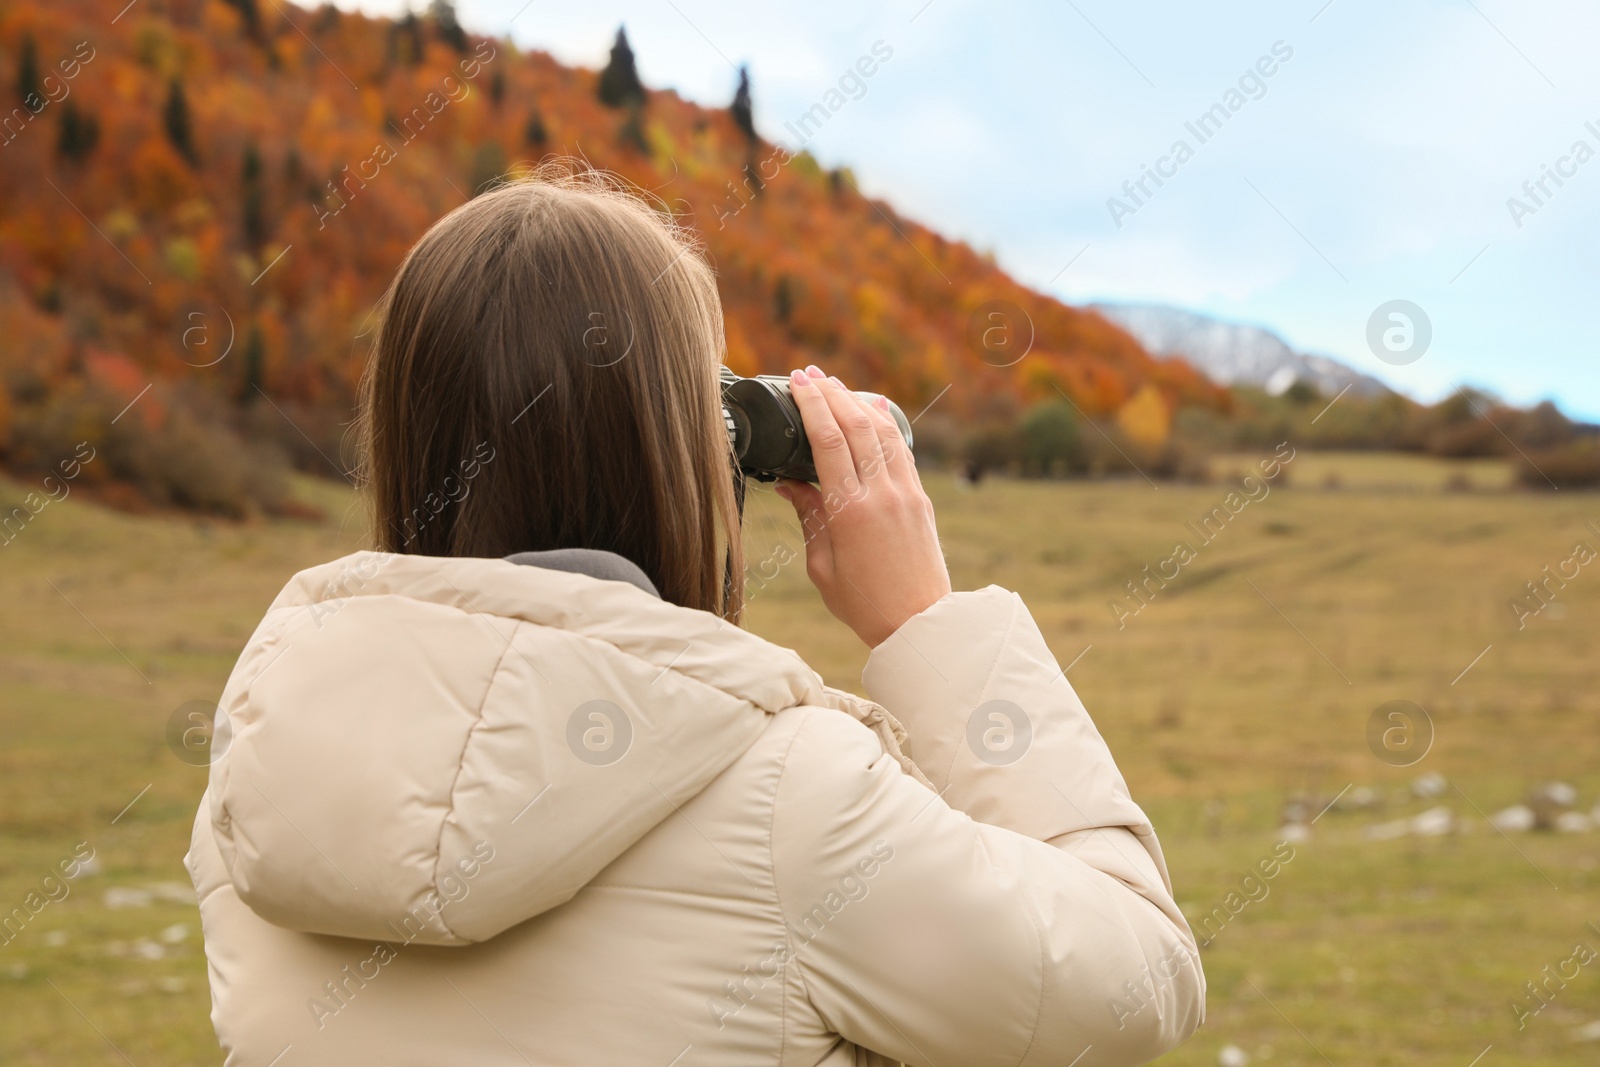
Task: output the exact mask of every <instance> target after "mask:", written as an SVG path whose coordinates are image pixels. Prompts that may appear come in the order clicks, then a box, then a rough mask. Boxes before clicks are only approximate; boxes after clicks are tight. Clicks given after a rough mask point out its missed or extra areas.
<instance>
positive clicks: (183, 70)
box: [0, 0, 1226, 510]
mask: <svg viewBox="0 0 1600 1067" xmlns="http://www.w3.org/2000/svg"><path fill="white" fill-rule="evenodd" d="M600 80H601V75H600V74H599V72H595V71H589V70H583V69H574V68H570V67H565V66H563V65H561V64H559V63H557V62H556V61H554V60H553V59H552V58H551V57H550V56H548V55H546V54H544V53H541V52H521V51H519V50H517V49H516V48H515V47H513V46H512V45H511V44H510V43H509V42H507V41H504V40H486V39H482V38H479V37H477V36H473V35H468V34H466V33H464V32H462V30H461V29H460V27H459V25H458V24H457V23H456V22H455V20H454V15H453V13H452V12H451V11H450V9H449V8H448V7H447V6H438V7H435V8H434V9H433V12H432V13H431V14H430V15H428V16H425V17H407V18H406V19H403V20H400V21H388V20H381V19H371V18H366V17H363V16H359V15H352V14H345V13H341V12H338V11H336V10H335V9H333V8H331V7H324V8H321V9H319V10H316V11H311V10H305V9H302V8H298V7H294V6H291V5H287V4H284V5H279V4H272V3H269V4H261V5H258V4H257V3H256V2H255V0H227V2H224V0H144V2H142V3H138V4H137V5H131V6H130V7H129V8H127V9H125V10H124V11H123V12H122V13H121V14H120V15H118V16H116V17H115V18H108V16H107V13H106V7H105V5H103V4H92V3H89V2H88V0H59V2H52V3H50V4H48V5H46V4H42V3H32V4H19V5H7V7H6V8H5V9H4V12H3V13H0V94H3V96H4V100H5V107H6V109H7V110H6V111H5V113H4V114H3V115H0V120H3V126H4V129H3V133H0V142H3V143H0V159H3V162H4V167H3V171H0V331H3V334H4V336H5V338H6V344H5V348H4V354H3V357H0V362H3V369H4V379H5V389H3V390H0V441H5V442H6V445H5V461H6V463H7V465H8V466H10V467H11V468H12V469H13V470H20V471H28V470H35V471H37V470H45V469H49V468H51V467H53V466H54V465H55V460H56V459H57V458H59V457H61V456H63V455H65V456H70V455H71V454H72V450H73V446H74V445H75V444H76V443H77V442H78V441H79V440H81V439H84V438H88V439H89V440H90V441H91V442H92V443H95V442H101V441H102V439H103V444H104V446H105V448H106V449H108V451H104V454H105V455H106V456H107V457H108V459H107V461H106V462H102V463H99V464H90V465H89V467H88V468H87V469H86V472H85V474H84V478H85V481H86V482H87V483H89V484H93V483H94V482H95V481H96V480H97V479H100V480H105V481H108V482H112V483H116V482H119V481H130V482H133V483H139V484H141V488H142V491H145V492H148V493H153V495H155V496H156V497H157V498H158V502H165V500H164V498H170V500H171V502H174V503H178V504H187V505H194V506H200V507H209V506H211V503H210V502H208V500H209V498H208V493H209V494H210V496H212V497H217V498H218V499H221V498H222V497H225V496H227V495H228V493H229V492H232V491H234V490H237V489H238V487H239V486H240V485H242V484H244V483H245V482H248V481H249V480H250V478H251V477H252V474H251V470H252V467H251V464H250V462H248V461H247V460H245V461H240V462H238V463H232V461H227V462H225V461H224V460H223V459H220V458H218V457H219V456H221V455H223V454H224V453H239V454H243V455H247V456H248V455H252V454H253V455H257V456H263V455H265V453H264V452H263V451H262V449H264V448H271V449H276V450H278V451H280V452H286V453H288V454H289V455H290V456H291V458H293V459H294V460H295V462H296V463H297V464H298V465H300V466H302V467H306V468H309V469H316V468H319V467H321V468H328V467H338V466H341V465H344V464H347V463H348V462H349V460H350V454H349V452H348V450H347V451H346V452H345V454H344V455H343V456H342V457H341V456H340V455H339V451H338V450H339V449H340V447H341V436H342V435H343V432H344V425H345V424H346V423H347V421H348V418H349V412H350V404H351V399H352V395H353V389H354V386H355V384H356V382H357V379H358V377H359V373H360V369H361V366H362V362H363V357H364V355H365V343H366V339H367V337H368V336H369V334H370V326H371V321H370V317H371V310H372V307H373V304H374V301H375V300H376V299H377V297H378V296H379V295H380V294H381V292H382V290H383V288H384V286H385V285H386V283H387V281H388V280H389V278H390V275H391V273H392V271H393V269H394V268H395V266H396V265H397V264H398V262H399V260H400V258H401V256H402V255H403V253H404V252H405V250H406V248H407V247H408V246H409V245H410V244H411V243H412V242H413V241H414V240H415V239H416V238H417V237H418V236H419V235H420V234H421V233H422V232H423V230H425V229H426V228H427V226H428V225H429V224H430V223H432V222H433V221H434V220H435V219H437V218H439V217H440V216H441V215H443V214H444V213H445V212H447V211H449V210H450V209H452V208H453V207H455V206H457V205H458V204H460V203H462V202H464V201H465V200H466V199H467V198H468V197H469V195H471V194H472V193H473V192H474V191H477V190H481V189H482V188H485V187H487V185H488V184H489V183H492V182H493V181H494V180H495V179H496V178H498V177H500V176H502V175H508V174H509V175H515V174H518V173H522V172H525V171H526V170H527V169H528V168H529V167H530V166H531V165H532V164H534V163H536V162H537V161H539V160H541V159H544V158H547V157H579V158H581V159H582V160H584V161H586V162H587V163H588V164H592V165H594V166H597V167H602V168H608V169H612V170H615V171H617V172H618V173H620V174H622V175H624V176H625V177H626V178H628V179H629V180H631V181H632V182H634V183H636V184H637V185H639V186H641V187H643V188H646V189H649V190H653V191H654V193H655V195H656V196H658V197H659V198H660V199H661V200H662V201H663V203H664V205H665V206H666V207H667V209H669V210H671V211H672V212H674V213H675V214H679V215H681V216H683V217H684V218H685V220H686V221H687V222H689V223H690V224H691V225H692V226H693V227H694V228H695V229H696V230H697V231H698V232H699V233H700V234H701V235H702V236H703V238H704V241H705V245H706V247H707V251H708V253H709V255H710V257H711V259H712V261H713V262H714V264H715V266H716V268H717V271H718V273H719V276H720V283H721V289H722V295H723V300H724V302H725V305H726V312H727V324H728V349H729V350H728V361H729V363H730V364H731V365H732V366H733V367H734V368H735V369H737V370H740V371H743V372H754V371H758V370H761V371H772V370H781V369H786V368H789V367H792V366H796V365H800V364H803V363H805V362H808V361H818V362H826V363H828V364H829V365H830V366H832V367H841V368H844V370H845V372H846V373H847V374H848V375H849V376H850V377H851V378H852V380H853V381H855V382H859V383H860V384H861V385H862V386H864V387H872V388H877V389H881V390H883V391H886V392H888V393H890V394H891V395H893V396H895V397H896V398H897V399H899V400H900V401H901V402H902V403H903V404H904V405H905V406H906V407H907V408H908V409H909V410H911V411H912V412H913V413H914V412H916V411H918V410H919V409H920V408H921V407H922V406H923V405H926V404H928V403H930V402H932V401H934V400H935V399H936V398H939V409H938V413H939V415H940V416H949V417H955V418H970V417H973V416H974V415H978V414H983V413H986V412H992V411H993V410H995V405H996V404H997V403H998V404H999V405H1000V407H1001V409H1004V410H1015V409H1016V407H1017V405H1019V404H1026V403H1027V402H1028V401H1029V400H1030V399H1034V398H1039V397H1047V396H1054V390H1055V389H1056V388H1060V389H1062V390H1064V391H1065V392H1066V393H1068V394H1069V395H1070V396H1071V397H1072V398H1073V400H1074V401H1075V402H1076V403H1077V404H1078V405H1079V406H1080V407H1081V408H1082V409H1083V410H1084V411H1085V412H1086V413H1088V414H1090V415H1112V414H1114V413H1116V412H1117V411H1118V410H1119V409H1121V408H1122V407H1124V406H1125V405H1127V404H1128V402H1129V401H1130V400H1131V399H1132V398H1134V397H1136V396H1137V397H1139V398H1140V410H1141V411H1143V412H1148V410H1149V409H1150V407H1151V404H1150V401H1151V397H1152V394H1153V393H1159V398H1160V399H1161V400H1162V401H1164V403H1163V404H1160V405H1157V410H1164V411H1166V412H1168V413H1170V412H1172V411H1175V410H1177V409H1178V408H1180V407H1183V406H1185V405H1195V404H1199V405H1205V406H1210V407H1219V406H1223V405H1225V403H1226V400H1225V397H1224V395H1223V394H1222V393H1221V392H1220V391H1219V390H1218V389H1217V388H1216V387H1214V386H1212V385H1210V384H1209V383H1207V382H1206V381H1205V380H1204V379H1203V378H1202V377H1200V376H1199V375H1198V374H1197V373H1196V372H1194V371H1193V370H1192V369H1191V368H1189V367H1188V366H1187V365H1185V364H1183V363H1181V362H1179V361H1156V360H1153V359H1152V358H1150V357H1149V356H1148V355H1147V354H1146V353H1145V352H1144V351H1143V350H1142V349H1141V348H1140V347H1139V345H1138V343H1137V342H1135V341H1134V340H1133V339H1132V338H1131V337H1130V336H1129V335H1128V334H1127V333H1125V332H1123V331H1122V330H1121V329H1120V328H1118V327H1115V326H1113V325H1111V324H1109V323H1108V322H1107V321H1106V320H1105V319H1103V318H1101V317H1100V316H1099V315H1097V314H1094V313H1091V312H1086V311H1083V310H1079V309H1074V308H1071V307H1067V306H1065V305H1063V304H1061V303H1060V302H1058V301H1056V300H1053V299H1050V298H1048V297H1045V296H1042V295H1039V294H1037V293H1034V292H1031V291H1029V290H1027V289H1025V288H1024V287H1022V286H1021V285H1019V284H1018V283H1017V282H1015V281H1013V280H1012V279H1011V278H1009V277H1008V276H1007V275H1005V274H1004V273H1003V272H1002V271H1000V270H999V269H997V268H996V267H995V266H994V264H993V263H992V262H990V261H988V260H986V259H985V258H984V257H983V256H981V255H979V254H978V253H976V252H975V251H974V250H973V249H971V248H969V247H967V246H966V245H963V244H960V243H956V242H951V241H947V240H945V239H944V238H942V237H940V236H939V235H938V234H937V233H935V232H933V231H932V230H930V229H928V228H926V227H924V226H921V225H918V224H916V223H914V222H911V221H909V220H907V219H904V218H900V217H899V216H897V215H896V213H895V212H894V209H893V208H892V207H891V206H889V205H888V204H884V203H881V202H874V201H870V200H868V199H866V198H864V197H863V196H862V195H861V194H860V193H859V191H858V190H857V188H856V185H855V181H854V179H853V178H852V176H851V175H850V174H849V173H848V172H847V171H832V172H829V171H824V170H823V169H821V168H819V167H818V165H817V164H816V162H815V161H814V160H813V159H812V158H811V157H810V156H808V155H806V154H805V153H801V154H798V155H794V156H790V155H789V154H788V153H787V152H786V151H784V150H783V149H781V148H779V147H777V146H775V145H773V144H771V143H768V142H766V141H764V140H761V139H759V138H752V137H751V136H749V135H748V133H747V132H746V131H745V130H743V129H742V128H741V126H740V124H739V123H737V122H736V121H735V119H734V117H733V116H732V114H730V112H729V111H728V110H727V109H714V110H713V109H706V108H703V107H699V106H696V105H694V104H691V103H689V102H686V101H684V100H682V99H681V98H679V97H678V96H677V95H676V94H675V93H673V92H671V91H662V90H651V91H644V92H643V94H642V97H639V98H637V99H631V98H630V96H629V93H628V86H626V85H625V84H624V85H623V86H622V88H621V90H618V88H617V86H616V85H613V86H612V87H611V93H612V96H613V99H614V100H616V101H617V102H618V104H619V106H607V105H606V104H605V103H602V101H601V99H600V95H601V94H600V91H599V90H600V85H599V82H600ZM619 92H620V97H619V95H618V94H619ZM997 300H1003V301H1009V302H1011V303H1012V304H1014V305H1016V306H1018V307H1020V308H1021V309H1023V311H1024V312H1025V313H1026V316H1027V318H1028V319H1029V320H1031V324H1032V331H1033V333H1034V342H1033V347H1032V350H1031V352H1030V353H1029V354H1028V356H1027V358H1025V359H1023V360H1021V361H1020V362H1017V363H1015V364H1014V365H1008V366H998V365H995V364H997V363H1002V362H1010V361H1009V360H995V359H993V358H985V357H986V355H987V354H986V353H985V352H983V351H982V349H981V347H980V345H979V344H978V343H977V342H976V341H974V339H973V337H972V333H973V331H972V330H971V328H970V323H971V320H972V319H973V315H974V312H975V311H977V309H979V308H980V306H982V305H984V304H986V303H987V302H990V301H997ZM147 386H150V387H151V388H150V389H149V391H148V392H146V391H145V390H146V387H147ZM947 387H951V388H949V391H948V395H945V396H942V397H941V393H943V392H944V391H945V390H946V388H947ZM1146 387H1150V388H1148V389H1147V388H1146ZM1141 391H1143V392H1141ZM262 398H265V399H266V401H268V402H269V403H270V405H271V407H270V408H268V407H267V406H266V405H264V404H263V403H262ZM997 398H998V399H997ZM130 403H134V407H133V408H132V409H131V410H130V411H129V412H128V414H127V415H126V416H121V417H119V412H121V411H122V410H123V409H124V408H126V406H127V405H128V404H130ZM114 419H115V423H114ZM119 434H122V435H124V437H126V438H129V439H123V438H119V437H118V435H119ZM141 434H142V435H144V436H143V437H140V439H138V440H133V439H131V438H132V437H135V436H138V435H141ZM152 435H153V436H152ZM145 438H150V439H148V440H147V439H145ZM240 438H244V439H247V441H241V440H240ZM247 442H248V443H247ZM97 454H98V453H97ZM197 457H198V458H197ZM180 462H187V463H190V464H196V463H198V464H202V465H203V464H210V465H211V466H212V467H216V468H217V469H215V470H211V469H209V468H208V470H207V471H204V472H200V473H199V474H198V475H196V478H197V479H198V480H199V481H200V482H202V483H205V485H204V486H203V488H202V489H201V490H199V491H196V490H193V489H191V488H184V487H182V486H176V487H175V486H167V487H166V488H162V484H164V481H163V480H165V481H172V479H171V478H170V477H168V474H167V472H168V471H169V469H170V468H171V467H172V466H173V465H174V464H175V463H180ZM229 463H232V465H228V464H229ZM219 464H222V466H218V465H219ZM224 468H225V469H224ZM140 472H144V474H145V475H148V477H144V478H142V479H141V477H140ZM146 482H148V483H150V484H149V485H144V484H143V483H146ZM157 483H162V484H157ZM211 483H215V484H211ZM224 483H226V484H224ZM267 496H268V497H270V496H271V493H268V494H267ZM220 510H229V508H227V507H222V508H221V509H220Z"/></svg>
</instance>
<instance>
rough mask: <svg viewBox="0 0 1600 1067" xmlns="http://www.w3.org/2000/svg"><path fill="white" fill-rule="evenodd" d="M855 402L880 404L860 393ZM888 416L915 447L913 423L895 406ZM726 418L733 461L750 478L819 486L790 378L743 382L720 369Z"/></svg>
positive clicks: (892, 404) (872, 396) (767, 377)
mask: <svg viewBox="0 0 1600 1067" xmlns="http://www.w3.org/2000/svg"><path fill="white" fill-rule="evenodd" d="M856 395H857V396H860V397H863V398H865V399H867V400H876V399H877V398H878V395H879V394H877V393H867V392H858V393H857V394H856ZM889 414H890V415H892V416H893V417H894V421H895V424H896V425H897V426H899V427H900V436H901V437H903V438H905V442H906V447H907V448H910V447H911V423H910V422H909V421H908V420H907V419H906V414H905V412H903V411H901V410H900V406H899V405H898V404H896V403H895V402H894V401H893V400H891V401H889ZM722 416H723V419H724V420H725V421H726V422H727V424H728V440H729V442H730V443H731V444H732V446H733V455H734V459H735V460H736V461H737V462H738V464H739V470H740V471H742V472H743V473H744V475H745V477H747V478H754V479H755V480H756V481H758V482H771V481H776V480H777V479H779V478H793V479H795V480H797V481H802V482H815V481H816V480H817V468H816V465H815V463H814V462H813V461H812V458H811V442H810V441H808V440H806V427H805V423H804V422H803V421H802V420H801V418H800V408H799V406H798V405H796V404H795V402H794V396H793V395H792V394H791V393H790V392H789V378H788V376H787V375H782V374H760V375H757V376H756V377H754V378H741V377H739V376H738V375H737V374H735V373H733V371H731V370H729V369H728V368H727V367H723V368H722Z"/></svg>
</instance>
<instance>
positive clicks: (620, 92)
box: [600, 26, 644, 107]
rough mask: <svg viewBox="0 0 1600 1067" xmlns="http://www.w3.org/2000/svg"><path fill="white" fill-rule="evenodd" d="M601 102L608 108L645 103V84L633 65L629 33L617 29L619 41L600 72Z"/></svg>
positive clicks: (613, 46) (619, 28) (621, 28)
mask: <svg viewBox="0 0 1600 1067" xmlns="http://www.w3.org/2000/svg"><path fill="white" fill-rule="evenodd" d="M600 102H601V103H602V104H605V105H606V106H607V107H637V106H639V105H641V104H643V103H644V83H643V82H641V81H640V80H639V69H638V68H637V67H636V66H634V63H633V49H632V48H630V47H629V46H628V31H627V29H625V28H624V27H621V26H619V27H617V40H616V43H615V44H613V45H612V46H611V61H610V62H608V63H607V64H606V69H605V70H603V71H601V72H600Z"/></svg>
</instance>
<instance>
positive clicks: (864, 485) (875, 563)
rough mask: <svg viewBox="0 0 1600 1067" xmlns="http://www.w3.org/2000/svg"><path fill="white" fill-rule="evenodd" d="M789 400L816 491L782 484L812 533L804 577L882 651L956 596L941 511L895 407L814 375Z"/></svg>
mask: <svg viewBox="0 0 1600 1067" xmlns="http://www.w3.org/2000/svg"><path fill="white" fill-rule="evenodd" d="M789 384H790V392H791V393H793V395H794V399H795V403H796V404H797V405H798V406H799V408H800V416H801V418H802V419H803V420H804V421H805V426H806V437H807V439H808V440H810V442H811V454H812V456H813V458H814V459H815V461H816V467H817V481H818V483H819V484H818V485H810V484H808V483H806V482H799V481H791V480H789V479H784V480H782V481H780V482H779V483H778V486H777V491H778V494H779V495H780V496H782V497H783V498H784V499H785V500H787V501H789V502H790V503H791V504H793V505H794V510H795V514H796V515H798V516H799V517H800V525H801V527H802V528H803V529H804V531H805V535H806V574H807V575H808V576H809V577H810V579H811V581H812V583H813V584H815V585H816V587H817V590H818V591H819V592H820V593H821V594H822V602H823V603H824V604H826V605H827V606H828V610H829V611H831V612H833V614H834V617H835V618H837V619H838V620H839V621H840V622H842V623H844V624H845V625H846V626H848V627H850V629H852V630H854V631H855V632H856V635H857V636H858V637H860V638H861V640H863V641H865V642H866V643H867V645H868V647H871V648H876V647H877V646H878V645H879V644H881V643H882V642H883V641H884V640H885V639H886V638H887V637H888V636H889V635H890V634H892V633H894V632H895V631H896V630H898V629H899V628H900V626H901V624H902V623H904V622H905V621H906V620H907V619H909V618H911V617H912V616H913V615H916V614H917V613H919V612H921V611H924V610H926V609H927V608H929V607H931V606H932V605H933V603H934V602H935V601H937V600H938V599H939V598H940V597H942V596H944V595H945V594H946V593H948V592H950V573H949V571H948V570H947V569H946V568H945V564H944V553H943V552H941V551H940V550H939V531H938V530H937V529H936V528H935V527H934V520H933V504H932V502H931V501H929V500H928V494H927V493H925V492H923V490H922V480H921V479H920V478H919V477H918V476H917V468H916V463H915V461H914V460H913V458H912V456H911V450H910V449H909V448H907V447H906V443H905V441H904V439H903V438H901V436H900V430H899V428H898V427H897V426H896V425H895V422H894V419H893V418H891V417H890V415H889V412H888V405H887V402H884V403H883V404H882V406H879V405H878V404H871V403H868V402H867V401H865V400H863V399H862V398H861V397H859V396H857V395H856V394H855V393H852V392H851V391H850V390H849V389H846V388H845V387H844V384H843V383H842V382H840V381H839V380H838V379H837V378H828V377H826V376H824V375H823V373H822V371H820V370H818V369H817V368H816V367H807V368H806V369H805V371H804V372H802V371H795V372H794V373H793V374H792V375H791V376H790V380H789Z"/></svg>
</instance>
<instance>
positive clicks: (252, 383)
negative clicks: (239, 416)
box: [239, 323, 267, 405]
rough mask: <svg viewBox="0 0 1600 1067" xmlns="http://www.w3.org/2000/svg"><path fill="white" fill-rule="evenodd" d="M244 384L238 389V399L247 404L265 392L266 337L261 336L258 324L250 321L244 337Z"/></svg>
mask: <svg viewBox="0 0 1600 1067" xmlns="http://www.w3.org/2000/svg"><path fill="white" fill-rule="evenodd" d="M242 355H243V357H244V358H243V362H244V385H243V387H242V388H241V389H240V391H239V401H240V402H241V403H243V404H246V405H249V404H251V403H254V401H255V399H256V397H258V396H261V395H262V394H264V393H265V392H266V383H265V380H264V376H265V374H266V365H267V339H266V338H265V337H264V336H262V333H261V327H260V325H259V324H256V323H252V324H251V325H250V332H249V333H248V334H246V335H245V339H244V352H243V353H242Z"/></svg>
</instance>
